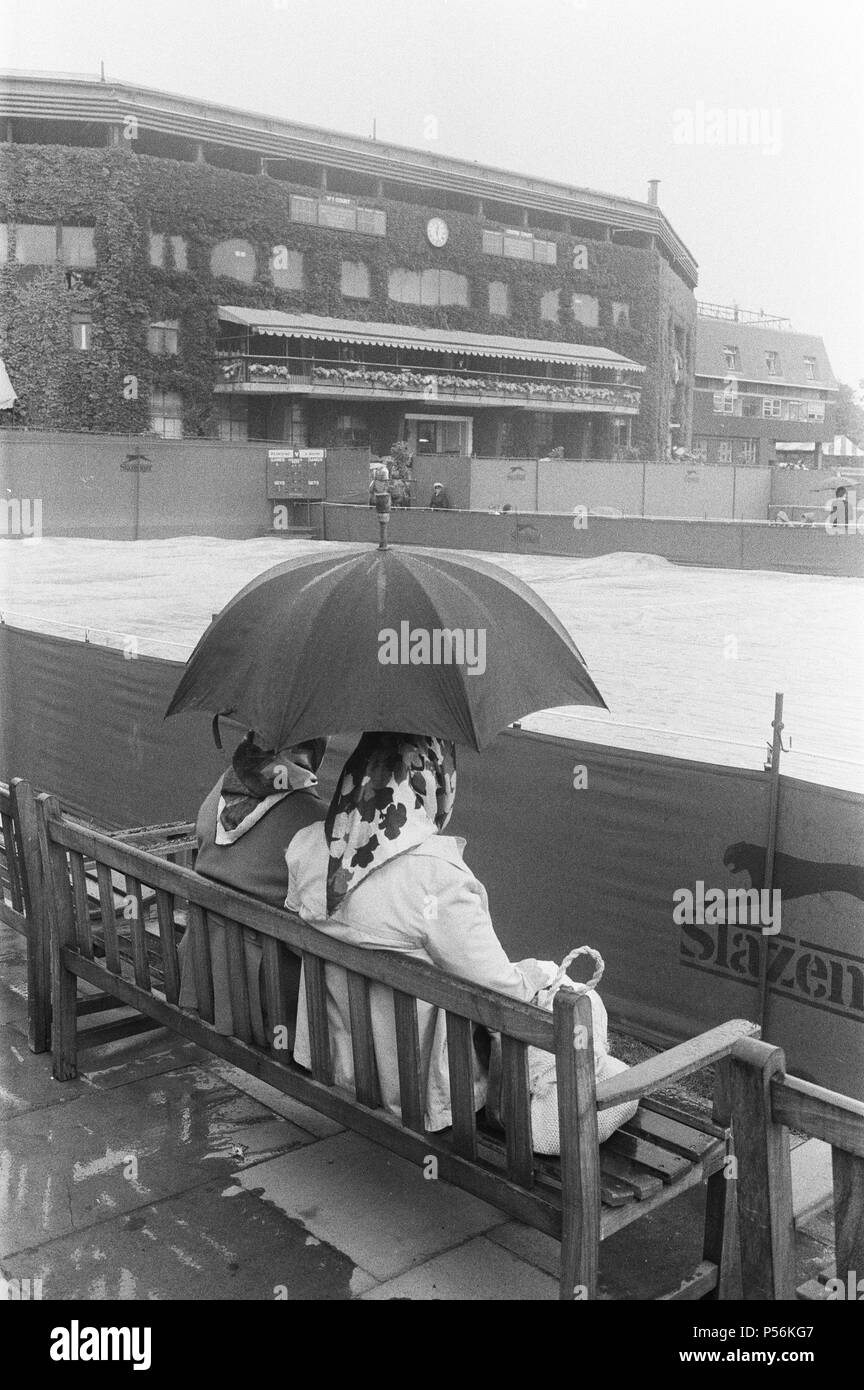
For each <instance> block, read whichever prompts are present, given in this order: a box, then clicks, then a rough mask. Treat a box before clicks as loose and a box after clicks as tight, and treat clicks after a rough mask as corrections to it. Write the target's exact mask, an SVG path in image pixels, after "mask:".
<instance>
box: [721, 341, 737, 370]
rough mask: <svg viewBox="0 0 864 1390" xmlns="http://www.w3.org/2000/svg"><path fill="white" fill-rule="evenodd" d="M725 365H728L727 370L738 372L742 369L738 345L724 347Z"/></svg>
mask: <svg viewBox="0 0 864 1390" xmlns="http://www.w3.org/2000/svg"><path fill="white" fill-rule="evenodd" d="M723 365H724V366H725V367H726V369H727V371H730V372H737V371H740V369H741V358H740V355H739V352H738V349H737V347H734V346H733V347H724V349H723Z"/></svg>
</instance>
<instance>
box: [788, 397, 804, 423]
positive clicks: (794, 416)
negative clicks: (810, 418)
mask: <svg viewBox="0 0 864 1390" xmlns="http://www.w3.org/2000/svg"><path fill="white" fill-rule="evenodd" d="M785 404H786V409H785V411H784V419H786V420H800V419H801V402H800V401H786V403H785Z"/></svg>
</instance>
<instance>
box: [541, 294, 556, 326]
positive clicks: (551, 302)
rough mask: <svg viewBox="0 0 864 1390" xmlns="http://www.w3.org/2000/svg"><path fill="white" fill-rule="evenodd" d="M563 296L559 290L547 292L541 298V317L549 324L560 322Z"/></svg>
mask: <svg viewBox="0 0 864 1390" xmlns="http://www.w3.org/2000/svg"><path fill="white" fill-rule="evenodd" d="M560 298H561V295H560V291H558V290H547V291H546V293H545V294H544V295H541V297H540V317H541V319H545V321H546V322H547V323H557V322H558V305H559V301H560Z"/></svg>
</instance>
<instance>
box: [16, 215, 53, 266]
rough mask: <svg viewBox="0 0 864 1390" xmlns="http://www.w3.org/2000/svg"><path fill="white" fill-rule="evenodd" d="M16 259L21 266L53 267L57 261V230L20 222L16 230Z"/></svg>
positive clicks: (33, 223) (51, 226)
mask: <svg viewBox="0 0 864 1390" xmlns="http://www.w3.org/2000/svg"><path fill="white" fill-rule="evenodd" d="M15 259H16V261H17V262H18V263H19V265H53V264H54V262H55V261H56V259H57V228H56V226H55V225H54V223H53V222H52V223H51V225H50V227H48V226H41V225H40V224H38V223H35V222H20V223H19V224H18V226H17V227H16V228H15Z"/></svg>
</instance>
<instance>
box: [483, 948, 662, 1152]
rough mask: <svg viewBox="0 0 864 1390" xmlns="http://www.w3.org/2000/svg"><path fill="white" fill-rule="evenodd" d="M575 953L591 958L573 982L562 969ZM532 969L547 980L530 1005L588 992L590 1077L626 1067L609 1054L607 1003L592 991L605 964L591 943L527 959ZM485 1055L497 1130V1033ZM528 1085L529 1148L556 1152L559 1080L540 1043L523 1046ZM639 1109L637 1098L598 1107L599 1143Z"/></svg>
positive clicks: (489, 1105)
mask: <svg viewBox="0 0 864 1390" xmlns="http://www.w3.org/2000/svg"><path fill="white" fill-rule="evenodd" d="M579 956H590V957H591V958H592V959H593V961H594V973H593V975H592V976H591V979H590V980H588V981H586V982H585V983H584V984H583V983H576V982H575V981H574V980H571V979H570V978H569V977H568V975H567V970H568V968H569V966H570V965H571V964H572V963H573V961H574V960H576V959H577V957H579ZM531 964H532V966H533V967H534V969H535V971H536V970H537V969H540V970H543V971H545V972H546V973H547V974H548V976H549V979H548V983H547V984H545V985H543V986H542V987H541V988H540V989H539V990H538V991H537V993H536V994H535V996H534V998H533V999H532V1001H531V1002H532V1004H535V1005H537V1007H539V1008H541V1009H547V1010H549V1011H551V1009H552V1004H553V1001H554V999H555V995H556V994H557V993H558V991H559V989H571V990H575V991H576V993H577V994H587V995H588V998H589V1002H590V1004H591V1024H592V1039H593V1044H594V1077H595V1080H596V1081H608V1080H609V1078H610V1077H612V1076H618V1075H619V1074H620V1073H621V1072H623V1071H627V1070H628V1067H627V1063H626V1062H622V1061H620V1060H619V1059H618V1058H617V1057H613V1056H612V1055H611V1053H610V1052H609V1016H608V1014H607V1012H606V1006H605V1004H604V1003H603V1000H602V999H601V998H600V995H599V994H598V993H597V985H598V984H599V983H600V980H601V979H602V978H603V972H604V970H605V968H606V966H605V962H604V960H603V957H602V956H601V955H600V952H599V951H595V950H594V948H593V946H577V947H576V949H575V950H573V951H570V952H569V954H568V955H566V956H565V957H564V959H563V961H562V962H561V964H560V965H558V966H556V965H555V964H554V963H553V962H552V961H532V962H531ZM491 1036H492V1046H491V1053H490V1059H489V1087H488V1093H487V1099H486V1113H487V1116H488V1117H489V1119H490V1120H492V1121H493V1123H497V1124H499V1125H500V1126H501V1128H502V1129H506V1128H507V1116H506V1109H505V1106H504V1104H503V1095H502V1087H501V1075H502V1072H501V1034H500V1033H493V1034H492V1035H491ZM528 1086H529V1091H530V1095H531V1133H532V1148H533V1149H534V1152H535V1153H540V1154H560V1152H561V1135H560V1130H559V1124H558V1082H557V1076H556V1070H555V1056H554V1053H551V1052H546V1051H545V1050H544V1049H543V1048H540V1047H529V1048H528ZM638 1108H639V1102H638V1100H636V1101H627V1102H625V1103H624V1104H622V1105H613V1106H611V1107H610V1108H609V1109H607V1110H600V1111H599V1112H598V1115H597V1129H598V1136H599V1142H600V1143H601V1144H602V1143H604V1142H605V1141H606V1140H607V1139H608V1138H609V1136H610V1135H611V1134H613V1133H614V1132H615V1130H616V1129H619V1128H620V1127H621V1125H623V1124H626V1123H627V1121H628V1120H630V1119H632V1118H633V1116H634V1115H635V1114H636V1111H637V1109H638Z"/></svg>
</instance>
